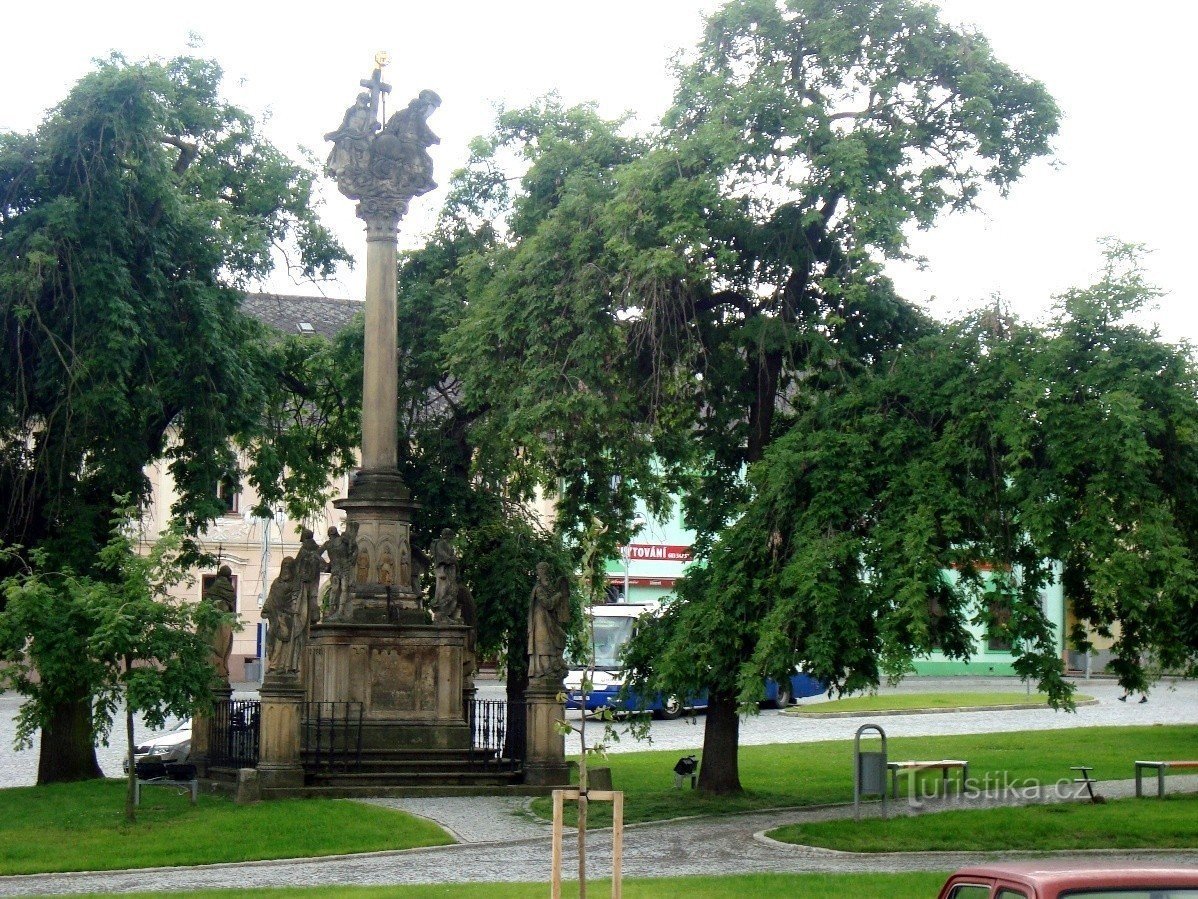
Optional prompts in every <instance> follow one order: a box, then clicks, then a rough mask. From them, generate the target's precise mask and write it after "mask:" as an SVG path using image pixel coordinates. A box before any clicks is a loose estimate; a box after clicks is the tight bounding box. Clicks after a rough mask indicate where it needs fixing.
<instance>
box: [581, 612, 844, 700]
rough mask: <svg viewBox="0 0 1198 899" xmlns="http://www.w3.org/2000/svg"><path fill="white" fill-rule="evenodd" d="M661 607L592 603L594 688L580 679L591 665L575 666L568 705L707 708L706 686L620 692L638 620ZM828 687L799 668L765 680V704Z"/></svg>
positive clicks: (809, 693) (592, 680) (799, 696)
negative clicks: (644, 694)
mask: <svg viewBox="0 0 1198 899" xmlns="http://www.w3.org/2000/svg"><path fill="white" fill-rule="evenodd" d="M660 608H661V605H660V604H659V603H656V602H652V603H639V604H638V603H614V604H611V605H602V606H593V607H592V608H591V610H590V612H589V615H590V617H591V629H592V634H593V635H594V649H595V668H594V672H593V673H592V674H591V689H590V691H589V692H588V693H587V694H586V696H585V698H584V696H583V693H582V681H583V678H584V676H585V675H586V673H587V671H588V670H589V669H586V668H581V667H571V668H570V670H569V673H568V674H567V675H566V708H568V709H582V708H584V707H585V708H586V710H587V711H597V710H599V709H602V708H609V709H611V710H612V711H614V712H634V711H649V712H652V713H653V715H654V717H656V718H665V719H672V718H678V717H680V716H681V715H682V714H683V713H684V712H686V711H687V710H688V709H704V708H706V707H707V691H706V690H704V691H703V692H701V693H699V694H697V695H695V696H688V697H685V698H683V697H681V696H663V695H657V696H653V697H651V698H650V699H648V700H647V701H642V700H641V697H639V696H637V695H635V694H632V695H630V696H629V697H628V698H627V699H623V698H621V696H620V691H621V690H622V689H623V688H624V674H623V671H622V665H621V655H622V653H623V651H624V647H625V646H626V645H627V643H628V641H629V640H631V639H632V635H633V633H634V631H635V630H636V623H637V621H638V620H639V619H640V618H641V617H642V616H643V615H653V614H656V613H657V611H658V610H659V609H660ZM823 692H825V688H824V685H823V684H822V683H820V682H819V681H817V680H816V679H815V678H813V677H811V676H809V675H807V674H804V673H802V672H798V673H796V674H794V675H792V676H791V678H790V683H789V684H785V685H779V684H778V682H777V681H775V680H773V679H772V678H771V679H767V680H766V682H765V698H764V701H765V703H766V704H768V705H770V706H772V707H774V708H779V707H782V706H787V705H790V704H791V703H792V702H793V701H794V700H796V699H800V698H803V697H807V696H818V695H819V694H821V693H823Z"/></svg>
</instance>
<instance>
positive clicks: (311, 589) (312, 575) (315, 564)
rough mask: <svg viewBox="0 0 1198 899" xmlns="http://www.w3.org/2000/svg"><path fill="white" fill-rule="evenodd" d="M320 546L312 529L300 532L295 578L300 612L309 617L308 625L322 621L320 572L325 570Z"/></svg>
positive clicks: (306, 623)
mask: <svg viewBox="0 0 1198 899" xmlns="http://www.w3.org/2000/svg"><path fill="white" fill-rule="evenodd" d="M321 556H322V550H321V548H320V544H319V543H317V542H316V538H315V537H314V536H313V534H312V529H311V528H304V529H303V530H302V531H301V532H300V548H299V554H298V555H297V556H296V557H295V576H296V579H297V580H298V581H299V595H300V611H301V612H302V613H304V614H306V615H307V619H306V621H305V622H304V624H305V630H306V629H307V625H309V624H315V623H316V622H318V621H320V595H319V593H318V592H317V591H318V589H319V587H320V571H321V569H322V568H324V560H323V559H322V558H321Z"/></svg>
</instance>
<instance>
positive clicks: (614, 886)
mask: <svg viewBox="0 0 1198 899" xmlns="http://www.w3.org/2000/svg"><path fill="white" fill-rule="evenodd" d="M580 799H581V801H582V802H588V801H591V802H610V803H611V804H612V810H611V824H612V827H611V849H612V858H611V895H612V899H621V897H622V896H623V882H622V881H623V872H624V792H623V791H622V790H588V791H587V794H586V796H582V795H581V794H580V793H579V791H578V790H554V791H553V850H552V852H553V856H552V858H553V861H552V866H553V874H552V879H551V881H550V890H549V895H550V897H551V899H561V896H562V838H563V836H564V830H565V828H564V827H563V823H562V819H563V817H564V812H565V804H566V802H567V801H570V802H579V800H580ZM585 888H586V887H585V884H580V885H579V890H580V896H581V895H583V893H582V891H583V890H585Z"/></svg>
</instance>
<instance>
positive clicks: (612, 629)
mask: <svg viewBox="0 0 1198 899" xmlns="http://www.w3.org/2000/svg"><path fill="white" fill-rule="evenodd" d="M635 623H636V619H635V618H632V617H628V618H608V617H602V618H601V617H599V616H598V615H596V616H595V617H594V618H592V619H591V626H592V627H593V628H594V631H593V633H594V639H595V667H596V668H611V669H618V668H620V666H621V664H622V660H621V658H620V657H621V656H622V655H623V653H624V645H625V644H626V643H627V642H628V641H629V640H630V639H632V626H633V625H634V624H635Z"/></svg>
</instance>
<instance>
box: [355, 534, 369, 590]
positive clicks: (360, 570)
mask: <svg viewBox="0 0 1198 899" xmlns="http://www.w3.org/2000/svg"><path fill="white" fill-rule="evenodd" d="M354 535H355V538H356V536H357V530H356V529H355V531H354ZM354 542H355V543H357V540H356V539H355V541H354ZM357 546H358V549H357V556H356V557H357V560H358V561H357V571H356V572H355V574H354V581H355V583H358V584H369V583H370V550H369V549H368V548H367V547H365V546H362V545H361V544H360V543H359V544H357Z"/></svg>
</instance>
